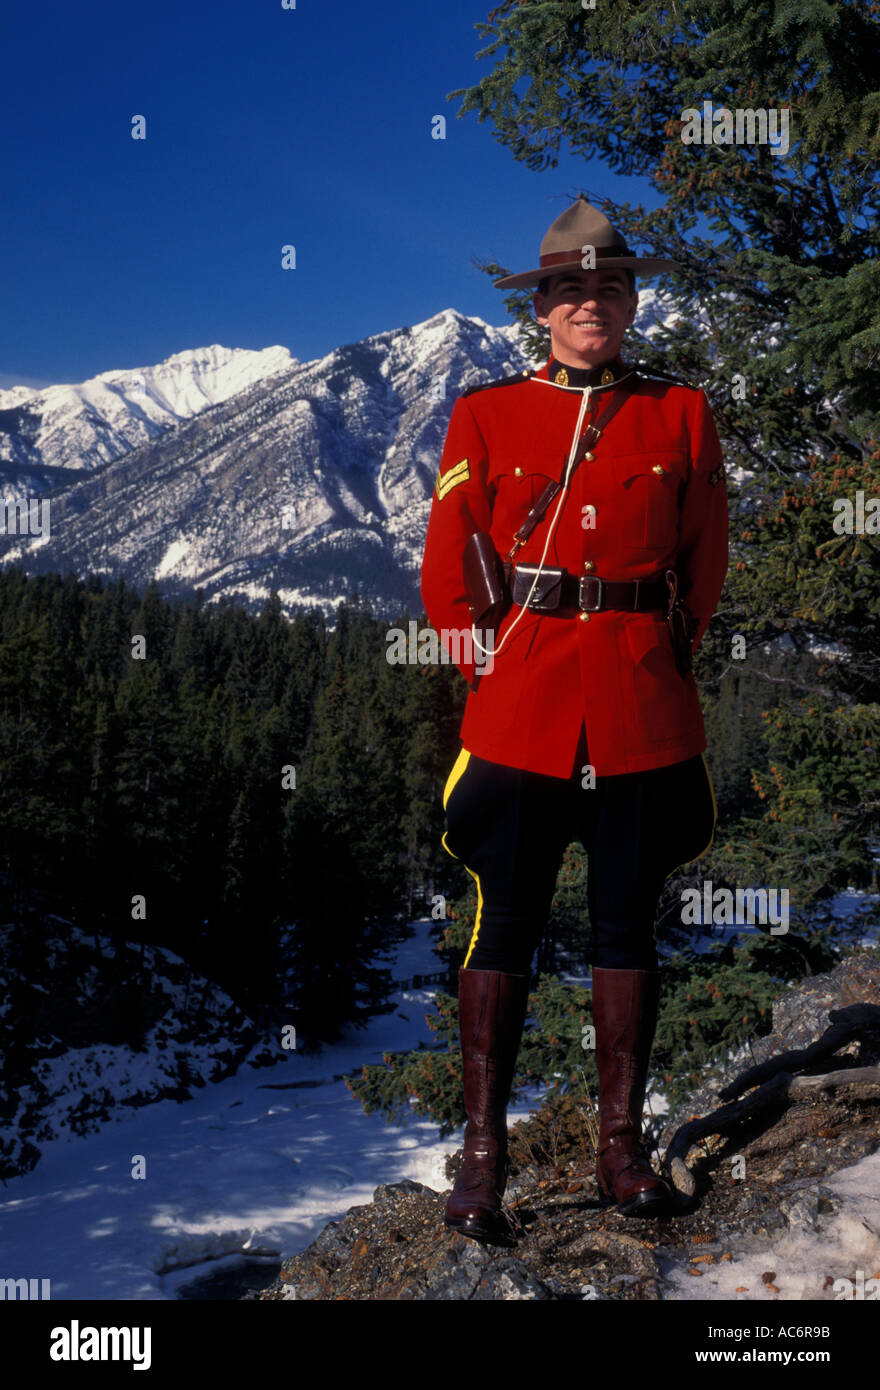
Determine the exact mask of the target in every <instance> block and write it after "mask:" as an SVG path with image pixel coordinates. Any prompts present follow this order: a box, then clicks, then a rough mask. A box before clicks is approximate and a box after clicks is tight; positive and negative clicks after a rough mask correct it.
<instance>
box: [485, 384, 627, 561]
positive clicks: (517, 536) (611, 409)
mask: <svg viewBox="0 0 880 1390" xmlns="http://www.w3.org/2000/svg"><path fill="white" fill-rule="evenodd" d="M633 377H636V378H637V377H638V373H637V372H635V371H633V372H630V374H629V376H628V377H625V378H624V380H623V381H622V382H621V383H620V385H619V386H618V387H617V389H616V391H615V392H614V394H613V395H612V396H611V398H610V400H609V401H608V404H607V405H606V407H605V409H604V410H603V411H602V412H601V414H600V415H599V416H598V417H597V419H596V421H595V423H594V424H592V425H587V427H586V429H585V430H584V432H583V434H582V435H581V437H580V439H579V440H578V443H577V449H576V450H575V456H574V464H573V467H572V470H571V476H572V477H574V473H575V469H576V468H577V466H578V464H579V463H580V461H581V459H582V458H585V457H586V455H587V454H588V453H589V452H590V451H591V450H592V449H594V448H595V447H596V445H597V444H598V442H599V440H600V439H601V437H602V434H603V433H604V431H605V430H606V429H607V428H608V425H609V424H610V423H611V421H612V420H613V418H614V416H615V415H616V414H617V412H618V410H620V408H621V406H622V405H623V403H624V402H625V401H626V399H627V397H628V396H629V395H631V393H632V389H633V386H634V385H635V382H634V381H632V380H631V379H632V378H633ZM567 467H568V460H566V462H565V465H564V467H563V472H562V479H560V481H559V482H555V481H554V482H551V483H548V484H547V486H546V487H545V489H544V491H543V492H542V493H541V496H540V497H539V498H538V500H537V502H536V503H535V505H534V506H533V507H532V509H531V511H530V512H529V514H528V516H527V517H526V519H525V521H524V522H523V524H522V526H520V528H519V530H518V531H516V532H514V537H513V539H514V544H513V546H512V547H511V549H510V550H509V551H508V553H507V558H508V560H510V559H511V558H512V557H513V556H514V555H515V554H516V552H517V550H518V549H519V547H520V546H521V545H525V543H526V541H527V540H528V538H529V536H530V535H531V534H532V532H533V531H534V529H535V527H536V526H537V524H538V522H539V521H540V520H541V519H542V518H543V516H544V513H545V512H546V511H547V508H548V507H549V506H550V503H551V502H552V501H553V500H554V498H556V497H558V496H559V493H560V492H561V491H562V480H563V479H564V478H565V468H567Z"/></svg>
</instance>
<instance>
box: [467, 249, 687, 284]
mask: <svg viewBox="0 0 880 1390" xmlns="http://www.w3.org/2000/svg"><path fill="white" fill-rule="evenodd" d="M615 267H620V268H622V269H623V270H631V271H632V272H633V274H634V275H645V276H648V275H662V274H664V273H665V272H666V271H669V270H681V266H680V265H679V263H678V261H664V260H658V259H657V258H656V257H654V256H603V257H602V259H601V261H600V262H599V263H598V265H597V266H596V267H595V269H596V270H605V269H612V270H613V269H614V268H615ZM569 270H583V266H582V265H581V258H580V257H578V259H577V260H572V261H564V262H563V263H562V265H552V266H539V267H538V269H537V270H524V271H523V272H522V274H521V275H505V277H504V279H503V280H494V281H493V284H494V286H495V288H496V290H518V289H523V288H525V287H526V286H527V285H539V284H540V283H541V281H542V280H544V279H548V280H549V279H550V277H551V276H553V275H564V274H565V273H566V271H569Z"/></svg>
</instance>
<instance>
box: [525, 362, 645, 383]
mask: <svg viewBox="0 0 880 1390" xmlns="http://www.w3.org/2000/svg"><path fill="white" fill-rule="evenodd" d="M631 370H632V369H631V368H630V367H627V366H625V364H624V363H623V362H622V361H621V360H620V356H619V355H618V356H617V357H613V358H612V359H611V361H610V362H602V363H600V364H599V366H598V367H570V366H569V365H568V363H567V362H560V361H559V359H558V358H556V357H551V358H550V361H549V362H548V363H547V365H546V367H542V368H541V370H540V372H537V373H536V375H537V376H542V377H543V378H544V380H545V381H549V382H550V383H551V385H553V386H563V387H565V386H568V387H570V388H572V389H573V390H576V391H582V390H583V389H584V387H585V386H591V387H593V388H594V389H595V388H596V387H597V386H613V385H614V383H615V382H616V381H620V379H621V377H624V376H627V375H628V373H629V372H630V371H631Z"/></svg>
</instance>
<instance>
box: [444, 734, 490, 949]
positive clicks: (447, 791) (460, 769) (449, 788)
mask: <svg viewBox="0 0 880 1390" xmlns="http://www.w3.org/2000/svg"><path fill="white" fill-rule="evenodd" d="M470 756H471V755H470V753H469V752H468V750H467V749H466V748H462V750H461V752H460V753H459V755H458V757H457V758H456V760H455V765H454V766H453V769H452V771H451V772H450V774H449V776H448V777H447V779H446V786H445V787H444V789H443V810H444V811H445V810H446V805H447V802H448V801H449V798H450V796H451V795H452V793H453V791H454V789H455V787H456V784H457V783H458V782H459V780H460V779H461V777H462V775H463V773H464V770H465V768H466V767H467V765H468V762H469V761H470ZM448 833H449V832H448V831H446V830H444V832H443V834H442V836H441V838H440V843H441V845H442V846H443V848H444V849H445V850H446V853H447V854H451V855H452V857H453V859H458V855H457V854H454V853H453V851H452V850H451V849H450V848H449V846H448V844H447V843H446V836H447V834H448ZM464 867H465V868H466V869H467V871H468V873H469V874H470V876H471V878H472V879H473V880H474V882H475V883H476V885H477V915H476V917H475V918H474V930H473V933H472V935H471V940H470V945H469V946H468V952H467V955H466V956H465V958H464V964H465V967H466V966H467V963H468V961H469V960H470V958H471V953H472V951H473V949H474V947H475V946H476V944H477V937H478V936H479V933H480V921H481V918H482V915H483V890H482V888H481V886H480V877H479V874H475V873H474V871H473V869H468V866H467V864H465V866H464Z"/></svg>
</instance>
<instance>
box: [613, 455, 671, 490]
mask: <svg viewBox="0 0 880 1390" xmlns="http://www.w3.org/2000/svg"><path fill="white" fill-rule="evenodd" d="M683 472H684V451H683V450H682V449H677V450H676V449H663V450H651V451H650V452H649V453H646V454H622V455H619V456H618V457H617V458H616V459H615V460H614V476H615V477H616V478H617V481H618V482H620V483H628V482H629V481H630V479H631V478H636V477H638V476H639V475H640V474H647V475H648V477H650V478H655V479H657V480H658V481H659V482H664V483H667V484H669V483H673V484H675V485H677V484H678V483H679V482H680V481H681V478H682V474H683Z"/></svg>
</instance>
